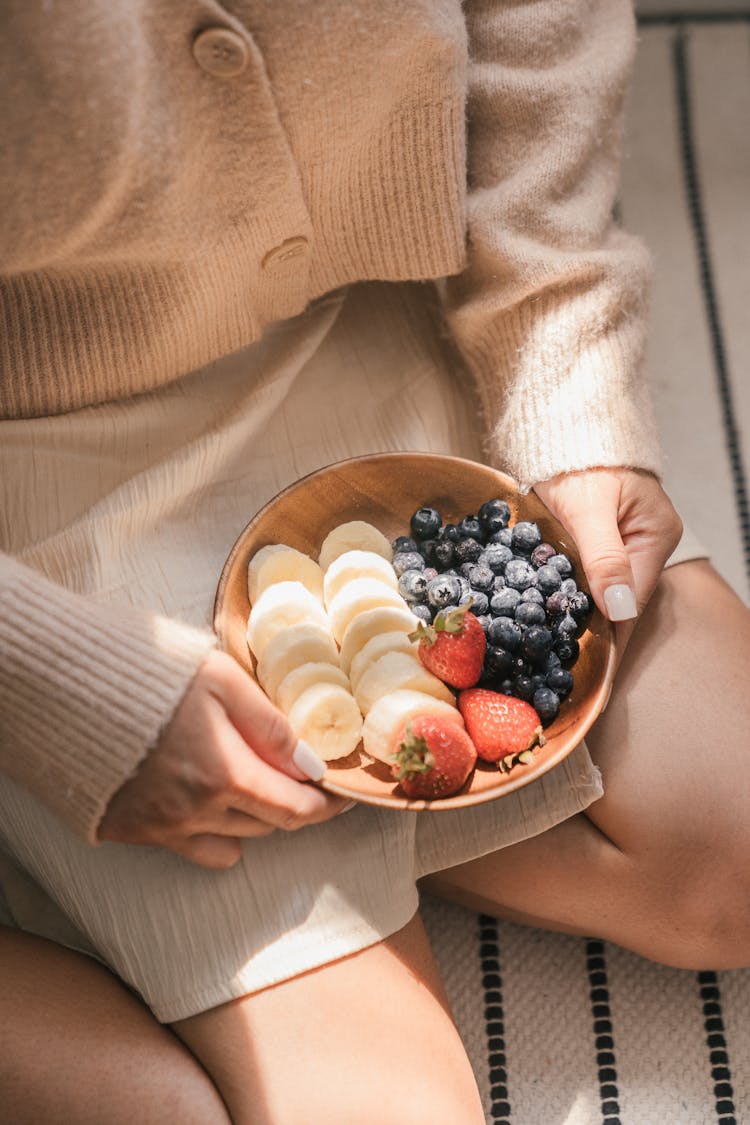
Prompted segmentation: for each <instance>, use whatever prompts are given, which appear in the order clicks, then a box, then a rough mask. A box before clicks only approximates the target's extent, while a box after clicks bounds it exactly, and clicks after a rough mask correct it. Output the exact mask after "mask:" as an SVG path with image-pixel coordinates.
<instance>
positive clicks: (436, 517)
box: [409, 508, 443, 540]
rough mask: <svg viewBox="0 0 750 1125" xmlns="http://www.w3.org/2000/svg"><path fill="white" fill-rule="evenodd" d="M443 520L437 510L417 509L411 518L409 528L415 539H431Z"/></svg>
mask: <svg viewBox="0 0 750 1125" xmlns="http://www.w3.org/2000/svg"><path fill="white" fill-rule="evenodd" d="M442 522H443V519H442V516H441V515H440V512H439V511H438V510H437V508H418V509H417V511H416V512H415V513H414V515H413V516H412V517H411V520H410V522H409V527H410V528H411V533H412V535H413V536H414V538H415V539H422V540H424V539H433V538H434V537H435V536H436V535H437V533H438V531H439V530H440V525H441V524H442Z"/></svg>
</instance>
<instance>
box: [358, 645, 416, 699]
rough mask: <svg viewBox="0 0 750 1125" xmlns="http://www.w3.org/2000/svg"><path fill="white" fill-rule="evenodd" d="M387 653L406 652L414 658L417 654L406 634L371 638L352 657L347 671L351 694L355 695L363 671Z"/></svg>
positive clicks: (414, 646)
mask: <svg viewBox="0 0 750 1125" xmlns="http://www.w3.org/2000/svg"><path fill="white" fill-rule="evenodd" d="M387 652H408V653H411V655H412V656H414V655H416V652H417V646H416V644H414V642H413V641H410V640H409V634H408V633H401V632H391V633H378V634H377V635H376V636H374V637H371V638H370V640H369V641H368V642H367V644H366V645H365V646H364V647H363V648H361V649H360V650H359V652H358V653H357V655H356V656H355V657H354V659H353V660H352V665H351V668H350V669H349V680H350V682H351V685H352V691H353V692H355V693H356V691H357V684H358V683H359V680H360V677H361V676H363V675H364V673H365V670H366V669H367V668H369V667H370V665H371V664H373V663H374V662H375V661H376V660H379V659H380V657H381V656H385V654H386V653H387Z"/></svg>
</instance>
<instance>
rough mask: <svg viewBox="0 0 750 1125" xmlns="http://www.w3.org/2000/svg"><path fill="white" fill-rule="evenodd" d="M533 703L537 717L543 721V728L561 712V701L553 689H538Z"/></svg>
mask: <svg viewBox="0 0 750 1125" xmlns="http://www.w3.org/2000/svg"><path fill="white" fill-rule="evenodd" d="M531 702H532V704H533V706H534V710H535V711H536V713H537V715H538V716H539V718H540V719H541V720H542V725H543V726H545V727H546V726H547V725H548V724H549V723H551V722H553V721H554V720H555V719H556V718H557V713H558V711H559V710H560V700H559V699H558V698H557V696H556V695H555V693H554V691H553V690H552V688H549V687H540V688H537V690H536V691H535V692H534V698H533V699H532V701H531Z"/></svg>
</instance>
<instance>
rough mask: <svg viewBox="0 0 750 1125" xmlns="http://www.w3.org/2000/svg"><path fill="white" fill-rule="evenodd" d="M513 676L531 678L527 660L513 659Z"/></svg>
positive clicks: (517, 657) (531, 670) (530, 668)
mask: <svg viewBox="0 0 750 1125" xmlns="http://www.w3.org/2000/svg"><path fill="white" fill-rule="evenodd" d="M512 671H513V676H514V677H515V676H531V675H532V673H533V669H532V667H531V665H530V664H529V662H528V660H524V658H523V657H522V656H514V657H513V669H512Z"/></svg>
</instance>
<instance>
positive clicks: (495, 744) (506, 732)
mask: <svg viewBox="0 0 750 1125" xmlns="http://www.w3.org/2000/svg"><path fill="white" fill-rule="evenodd" d="M458 709H459V711H460V712H461V714H462V715H463V717H464V722H465V723H466V729H467V731H468V732H469V736H470V737H471V740H472V742H473V743H474V746H475V747H476V751H477V754H478V755H479V757H480V758H482V759H483V760H484V761H485V762H499V761H500V759H503V762H504V765H505V768H506V769H509V768H510V766H511V765H512V764H513V763H514V760H517V757H516V756H517V755H520V754H524V752H525V751H527V750H531V747H532V746H535V745H536V744H537V743H539V745H540V746H541V745H543V744H544V737H543V735H542V724H541V722H540V720H539V716H538V715H537V713H536V711H535V710H534V708H533V707H532V706H531V704H530V703H526V702H525V700H523V699H517V698H516V697H515V696H513V695H503V694H502V693H501V692H499V691H489V690H488V689H487V688H470V689H469V690H468V691H462V692H461V694H460V695H459V697H458ZM522 760H526V759H525V758H524V759H522Z"/></svg>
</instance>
